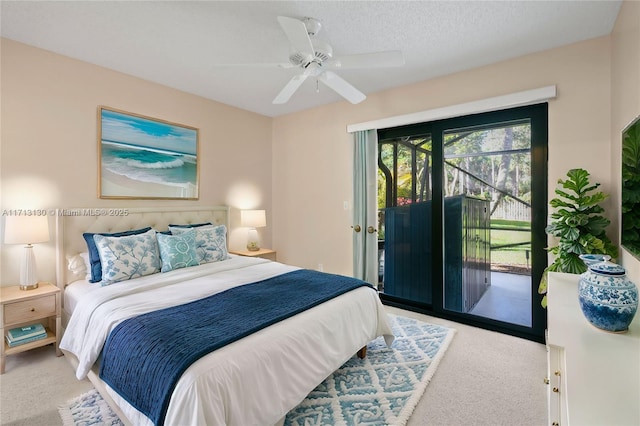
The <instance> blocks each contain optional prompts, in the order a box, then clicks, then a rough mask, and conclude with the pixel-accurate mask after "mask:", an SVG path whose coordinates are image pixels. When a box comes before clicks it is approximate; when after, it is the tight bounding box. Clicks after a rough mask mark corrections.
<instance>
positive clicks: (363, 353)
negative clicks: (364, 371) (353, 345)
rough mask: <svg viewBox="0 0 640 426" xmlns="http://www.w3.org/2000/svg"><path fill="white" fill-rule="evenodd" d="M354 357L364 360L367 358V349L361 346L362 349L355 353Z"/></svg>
mask: <svg viewBox="0 0 640 426" xmlns="http://www.w3.org/2000/svg"><path fill="white" fill-rule="evenodd" d="M356 355H358V358H360V359H365V358H366V357H367V347H366V346H363V347H362V349H360V350H359V351H358V352H356Z"/></svg>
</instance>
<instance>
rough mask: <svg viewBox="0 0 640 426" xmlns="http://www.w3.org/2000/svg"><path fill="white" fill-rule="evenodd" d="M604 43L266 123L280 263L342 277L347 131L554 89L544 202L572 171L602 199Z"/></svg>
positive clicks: (606, 156) (607, 150) (606, 96)
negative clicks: (583, 172)
mask: <svg viewBox="0 0 640 426" xmlns="http://www.w3.org/2000/svg"><path fill="white" fill-rule="evenodd" d="M610 43H611V38H610V37H601V38H598V39H593V40H589V41H585V42H581V43H577V44H574V45H571V46H567V47H562V48H558V49H553V50H548V51H544V52H541V53H536V54H531V55H527V56H524V57H521V58H517V59H514V60H509V61H505V62H501V63H498V64H494V65H490V66H486V67H482V68H477V69H474V70H471V71H467V72H461V73H457V74H453V75H448V76H445V77H442V78H437V79H433V80H428V81H424V82H421V83H417V84H414V85H410V86H405V87H401V88H398V89H393V90H389V91H385V92H381V93H377V94H374V95H371V96H369V97H368V98H367V99H366V100H365V101H364V102H363V103H361V104H359V105H350V104H348V103H346V102H342V103H338V104H334V105H329V106H326V107H322V108H316V109H313V110H309V111H304V112H301V113H298V114H291V115H288V116H285V117H280V118H277V119H275V120H274V125H273V188H274V189H273V206H274V214H275V223H274V229H273V239H274V245H275V246H276V247H277V248H278V251H279V252H278V255H279V258H280V259H282V260H283V261H285V262H290V263H293V264H297V265H301V266H305V267H312V268H315V267H316V266H317V264H318V263H322V264H323V265H324V270H325V271H330V272H336V273H345V274H350V273H351V271H352V266H351V265H352V264H351V255H352V241H351V238H352V234H351V232H352V231H351V229H350V226H351V213H352V212H351V210H348V211H345V210H344V208H343V204H344V201H345V200H347V201H349V208H351V204H350V203H351V191H352V190H351V170H352V165H351V161H352V137H351V135H349V134H348V133H347V132H346V126H347V125H348V124H354V123H360V122H365V121H370V120H376V119H382V118H386V117H391V116H395V115H401V114H409V113H414V112H418V111H424V110H429V109H432V108H438V107H445V106H450V105H455V104H460V103H465V102H470V101H474V100H479V99H484V98H489V97H493V96H498V95H504V94H509V93H514V92H519V91H523V90H528V89H535V88H539V87H543V86H548V85H556V86H557V90H558V96H557V98H556V99H554V100H552V101H551V102H550V103H549V183H550V184H549V196H550V197H553V196H554V195H555V194H554V193H553V190H554V188H555V182H556V181H557V179H558V178H560V177H564V176H565V173H566V171H567V170H569V169H571V168H574V167H584V168H586V169H587V170H589V171H590V172H591V173H592V176H593V179H594V180H596V181H598V182H601V183H602V189H603V190H604V191H611V190H613V189H615V186H614V185H613V183H612V180H611V176H612V172H611V169H610V168H611V157H610V156H611V132H610V128H611V113H610V110H611V104H610V98H611V96H610V95H611V85H610V75H611V70H610V64H611V60H610V51H611V50H610ZM605 207H607V208H609V209H611V206H610V205H607V206H605ZM610 215H611V216H613V218H615V217H616V213H615V212H613V213H612V214H610Z"/></svg>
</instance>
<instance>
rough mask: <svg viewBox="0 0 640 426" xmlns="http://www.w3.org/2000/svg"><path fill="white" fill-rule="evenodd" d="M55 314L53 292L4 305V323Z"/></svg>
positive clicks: (25, 320)
mask: <svg viewBox="0 0 640 426" xmlns="http://www.w3.org/2000/svg"><path fill="white" fill-rule="evenodd" d="M55 315H56V296H55V295H54V294H52V295H49V296H44V297H38V298H36V299H32V300H23V301H20V302H13V303H7V304H6V305H4V323H5V324H14V323H20V322H27V321H30V320H33V319H38V318H44V317H50V316H55Z"/></svg>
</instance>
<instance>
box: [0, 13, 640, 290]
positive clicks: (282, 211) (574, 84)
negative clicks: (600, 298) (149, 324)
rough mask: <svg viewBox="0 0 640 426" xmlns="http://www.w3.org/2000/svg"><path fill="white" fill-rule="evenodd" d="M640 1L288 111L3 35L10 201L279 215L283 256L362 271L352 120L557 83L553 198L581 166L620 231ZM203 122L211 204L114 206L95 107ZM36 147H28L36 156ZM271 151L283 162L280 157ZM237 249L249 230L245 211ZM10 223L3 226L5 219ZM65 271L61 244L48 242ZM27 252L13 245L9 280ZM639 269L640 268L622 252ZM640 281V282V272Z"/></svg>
mask: <svg viewBox="0 0 640 426" xmlns="http://www.w3.org/2000/svg"><path fill="white" fill-rule="evenodd" d="M639 9H640V3H637V2H629V1H626V2H624V3H623V6H622V10H621V12H620V15H619V18H618V22H617V23H616V27H615V30H614V32H613V33H612V35H610V36H607V37H601V38H598V39H594V40H589V41H585V42H581V43H577V44H574V45H571V46H566V47H562V48H558V49H553V50H548V51H544V52H540V53H536V54H531V55H527V56H524V57H521V58H517V59H513V60H509V61H505V62H501V63H498V64H493V65H490V66H486V67H482V68H477V69H474V70H470V71H466V72H461V73H457V74H453V75H448V76H445V77H441V78H436V79H432V80H428V81H424V82H420V83H417V84H413V85H409V86H405V87H401V88H398V89H393V90H388V91H385V92H380V93H376V94H373V95H370V96H369V97H368V99H367V100H365V101H364V102H363V103H361V104H359V105H351V104H348V103H346V102H339V103H336V104H332V105H328V106H324V107H319V108H315V109H312V110H308V111H303V112H300V113H297V114H290V115H287V116H283V117H278V118H275V119H273V120H272V119H270V118H267V117H263V116H259V115H256V114H252V113H249V112H246V111H242V110H238V109H235V108H232V107H229V106H226V105H222V104H219V103H215V102H211V101H208V100H205V99H203V98H199V97H197V96H193V95H189V94H186V93H184V92H180V91H177V90H173V89H169V88H167V87H163V86H159V85H157V84H153V83H150V82H147V81H144V80H140V79H137V78H134V77H131V76H127V75H124V74H120V73H117V72H114V71H110V70H106V69H104V68H100V67H97V66H94V65H91V64H88V63H84V62H80V61H76V60H73V59H69V58H66V57H62V56H60V55H56V54H53V53H50V52H46V51H43V50H39V49H36V48H32V47H28V46H25V45H22V44H19V43H15V42H12V41H9V40H5V39H3V40H2V45H1V47H2V51H1V55H2V56H1V59H2V69H1V71H2V78H1V83H2V87H1V89H2V105H1V106H2V112H1V119H2V121H1V125H2V128H1V137H2V140H1V143H2V146H1V149H0V164H1V166H2V168H1V171H0V177H1V178H2V183H1V186H0V189H1V190H2V194H1V200H2V208H3V209H6V208H34V207H42V208H49V207H65V208H69V207H86V206H98V207H100V206H125V207H126V206H156V205H165V204H166V205H177V204H182V205H190V204H198V205H210V204H229V205H231V206H232V207H235V208H251V207H262V208H266V209H267V210H268V212H267V215H268V217H267V218H268V221H269V224H268V227H267V228H266V229H264V230H262V234H263V235H262V238H263V240H264V244H263V245H265V246H272V247H274V248H275V249H277V250H278V259H279V260H281V261H284V262H288V263H292V264H295V265H299V266H303V267H309V268H314V269H315V268H317V267H318V266H319V265H320V264H322V266H323V269H324V270H325V271H328V272H336V273H344V274H351V271H352V265H351V254H352V240H351V238H352V234H351V233H352V230H351V228H350V226H351V224H352V223H351V215H352V211H351V207H352V194H351V192H352V189H351V170H352V144H351V136H350V135H349V134H348V133H347V132H346V126H347V125H349V124H354V123H360V122H365V121H370V120H376V119H382V118H387V117H391V116H395V115H402V114H409V113H414V112H417V111H424V110H428V109H432V108H438V107H444V106H450V105H455V104H459V103H464V102H469V101H474V100H478V99H484V98H488V97H493V96H498V95H503V94H509V93H513V92H519V91H522V90H528V89H534V88H538V87H543V86H548V85H556V86H557V89H558V97H557V98H556V99H555V100H552V101H551V102H550V104H549V191H548V193H549V197H553V196H554V193H553V190H554V188H555V182H556V180H557V179H558V178H560V177H563V176H564V174H565V173H566V171H567V170H568V169H570V168H573V167H584V168H586V169H587V170H589V171H590V172H591V173H592V175H593V179H594V180H595V181H598V182H600V183H602V187H601V188H602V189H603V190H604V191H606V192H609V193H610V194H612V197H611V199H610V200H609V201H607V203H606V205H605V207H606V208H607V214H608V216H609V217H610V218H611V219H612V220H613V223H612V226H611V229H610V232H609V233H610V235H611V237H612V238H613V239H614V240H617V239H618V236H617V232H616V230H617V227H618V215H619V209H618V208H617V207H616V206H617V205H618V203H619V195H618V193H619V186H620V185H619V177H618V175H619V167H620V166H619V158H618V157H619V151H620V140H619V139H620V134H619V132H620V130H621V128H622V127H623V126H624V125H626V124H627V123H628V122H629V121H630V120H631V119H632V118H633V117H635V116H636V115H638V114H640V106H639V103H640V72H639V70H640V36H639V31H640V30H639V29H638V25H639V22H640V10H639ZM98 105H106V106H110V107H113V108H119V109H122V110H125V111H131V112H136V113H139V114H144V115H148V116H151V117H156V118H161V119H166V120H170V121H173V122H177V123H182V124H187V125H191V126H194V127H198V128H199V129H200V160H201V169H200V188H201V194H200V200H199V201H197V202H190V201H140V200H138V201H128V202H123V201H115V200H100V199H98V198H97V196H96V185H97V184H96V180H97V172H96V165H97V142H96V107H97V106H98ZM29 152H30V153H31V154H27V153H29ZM269 158H271V161H269ZM232 219H233V222H232V231H231V244H232V246H235V247H241V246H242V245H243V242H244V233H243V232H242V231H243V230H239V229H235V228H237V225H238V213H237V211H235V213H234V214H233V215H232ZM0 223H1V221H0ZM36 250H37V252H36V254H37V256H38V260H39V263H40V266H41V268H39V269H41V270H42V272H41V275H42V276H41V278H42V279H53V276H54V273H53V265H54V262H53V244H42V245H39V246H37V247H36ZM20 254H21V250H20V248H19V247H15V246H6V245H3V246H2V260H3V262H2V284H3V285H7V284H11V283H12V282H15V280H17V271H16V267H15V265H16V264H17V262H18V261H19V259H20V257H19V255H20ZM623 262H624V264H625V266H627V267H628V268H631V269H632V271H634V272H633V273H635V274H636V276H640V266H639V265H638V262H637V261H635V260H633V259H632V258H630V257H629V256H623ZM636 281H640V279H639V278H636Z"/></svg>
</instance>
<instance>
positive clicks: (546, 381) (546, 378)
mask: <svg viewBox="0 0 640 426" xmlns="http://www.w3.org/2000/svg"><path fill="white" fill-rule="evenodd" d="M544 384H545V385H548V384H549V378H548V377H545V378H544Z"/></svg>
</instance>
